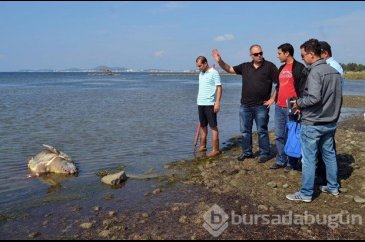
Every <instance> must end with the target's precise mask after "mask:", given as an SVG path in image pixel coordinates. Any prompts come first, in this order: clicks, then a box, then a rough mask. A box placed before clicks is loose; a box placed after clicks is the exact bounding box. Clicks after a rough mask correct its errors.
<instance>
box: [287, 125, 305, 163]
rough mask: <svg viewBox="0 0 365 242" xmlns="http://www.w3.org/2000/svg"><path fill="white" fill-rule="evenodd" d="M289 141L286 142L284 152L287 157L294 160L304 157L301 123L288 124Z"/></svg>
mask: <svg viewBox="0 0 365 242" xmlns="http://www.w3.org/2000/svg"><path fill="white" fill-rule="evenodd" d="M286 127H287V129H288V139H287V141H286V144H285V147H284V152H285V154H286V155H287V156H290V157H294V158H301V157H302V145H301V144H300V127H301V125H300V123H297V122H292V121H291V122H288V123H287V124H286Z"/></svg>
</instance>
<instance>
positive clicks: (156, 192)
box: [152, 188, 162, 195]
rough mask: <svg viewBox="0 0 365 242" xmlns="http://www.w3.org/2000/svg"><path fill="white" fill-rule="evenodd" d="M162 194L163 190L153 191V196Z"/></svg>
mask: <svg viewBox="0 0 365 242" xmlns="http://www.w3.org/2000/svg"><path fill="white" fill-rule="evenodd" d="M161 192H162V189H161V188H157V189H155V190H153V192H152V194H153V195H157V194H160V193H161Z"/></svg>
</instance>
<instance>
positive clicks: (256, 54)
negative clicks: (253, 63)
mask: <svg viewBox="0 0 365 242" xmlns="http://www.w3.org/2000/svg"><path fill="white" fill-rule="evenodd" d="M263 54H264V53H263V52H262V51H261V52H259V53H254V54H252V55H253V56H259V55H261V56H262V55H263Z"/></svg>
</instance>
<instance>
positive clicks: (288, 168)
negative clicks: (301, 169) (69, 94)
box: [284, 166, 295, 172]
mask: <svg viewBox="0 0 365 242" xmlns="http://www.w3.org/2000/svg"><path fill="white" fill-rule="evenodd" d="M294 170H295V169H294V168H293V167H291V166H286V167H285V168H284V172H291V171H294Z"/></svg>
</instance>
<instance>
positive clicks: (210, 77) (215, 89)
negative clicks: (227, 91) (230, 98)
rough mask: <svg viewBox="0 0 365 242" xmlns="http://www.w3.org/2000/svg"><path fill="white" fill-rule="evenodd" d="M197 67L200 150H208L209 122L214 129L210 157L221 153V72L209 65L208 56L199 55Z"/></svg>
mask: <svg viewBox="0 0 365 242" xmlns="http://www.w3.org/2000/svg"><path fill="white" fill-rule="evenodd" d="M196 67H197V68H198V69H199V71H200V74H199V92H198V98H197V104H198V111H199V122H200V147H199V149H198V151H199V152H204V151H206V150H207V135H208V128H207V126H208V124H209V126H210V128H211V130H212V148H213V149H212V151H211V152H210V153H209V154H208V157H214V156H217V155H219V154H220V152H219V138H218V125H217V113H218V112H219V109H220V100H221V97H222V84H221V78H220V76H219V73H218V71H217V70H215V69H214V68H211V67H209V65H208V61H207V58H205V57H204V56H199V57H198V58H197V59H196Z"/></svg>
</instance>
